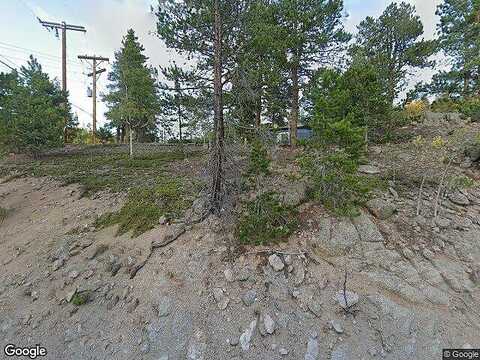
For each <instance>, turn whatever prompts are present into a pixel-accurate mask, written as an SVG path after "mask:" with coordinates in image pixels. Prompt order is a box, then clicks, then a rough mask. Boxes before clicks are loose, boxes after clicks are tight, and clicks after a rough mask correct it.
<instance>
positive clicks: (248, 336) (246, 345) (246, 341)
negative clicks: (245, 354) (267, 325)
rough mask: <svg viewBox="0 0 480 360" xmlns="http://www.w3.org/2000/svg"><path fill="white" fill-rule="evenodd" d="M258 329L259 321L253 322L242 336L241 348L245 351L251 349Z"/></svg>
mask: <svg viewBox="0 0 480 360" xmlns="http://www.w3.org/2000/svg"><path fill="white" fill-rule="evenodd" d="M256 327H257V319H255V320H253V321H252V322H251V323H250V325H249V326H248V328H247V329H246V330H245V331H244V332H243V333H242V335H240V346H241V347H242V350H243V351H248V349H250V341H251V340H252V337H253V334H254V332H255V328H256Z"/></svg>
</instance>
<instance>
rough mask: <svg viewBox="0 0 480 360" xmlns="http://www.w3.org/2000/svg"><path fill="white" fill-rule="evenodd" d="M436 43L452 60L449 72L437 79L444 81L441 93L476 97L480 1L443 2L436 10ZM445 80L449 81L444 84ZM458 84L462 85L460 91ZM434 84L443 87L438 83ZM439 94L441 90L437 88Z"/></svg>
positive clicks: (479, 70) (479, 86)
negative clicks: (453, 92)
mask: <svg viewBox="0 0 480 360" xmlns="http://www.w3.org/2000/svg"><path fill="white" fill-rule="evenodd" d="M437 15H438V16H440V23H439V24H438V31H439V44H440V48H441V49H442V50H443V52H444V54H445V55H446V56H448V57H449V58H450V59H451V62H452V69H451V71H450V72H448V73H443V74H442V75H441V76H439V77H437V80H445V81H444V83H443V84H444V85H445V89H444V91H443V92H444V93H448V92H451V90H452V89H451V85H452V83H455V84H456V85H455V88H456V89H455V93H460V94H461V95H462V96H470V95H472V94H478V92H479V91H480V81H479V77H480V58H479V54H480V2H479V1H478V0H461V1H459V0H445V1H444V2H443V3H442V4H440V5H439V6H438V8H437ZM446 80H448V81H446ZM458 83H462V85H461V90H460V91H459V90H458V88H459V86H458ZM437 85H442V83H441V82H439V81H437ZM436 90H437V91H438V92H440V91H442V90H443V89H442V88H438V87H437V88H436Z"/></svg>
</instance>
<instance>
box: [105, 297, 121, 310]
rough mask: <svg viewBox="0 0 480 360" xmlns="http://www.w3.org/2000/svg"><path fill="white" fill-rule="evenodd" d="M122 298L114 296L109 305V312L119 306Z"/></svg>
mask: <svg viewBox="0 0 480 360" xmlns="http://www.w3.org/2000/svg"><path fill="white" fill-rule="evenodd" d="M119 300H120V297H119V296H118V295H115V296H113V297H112V298H111V299H110V301H109V302H108V303H107V310H112V309H113V308H114V307H115V305H117V304H118V301H119Z"/></svg>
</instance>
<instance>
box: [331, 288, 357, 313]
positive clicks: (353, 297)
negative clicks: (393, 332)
mask: <svg viewBox="0 0 480 360" xmlns="http://www.w3.org/2000/svg"><path fill="white" fill-rule="evenodd" d="M345 298H346V299H347V302H346V303H345ZM335 300H337V302H338V304H339V305H340V306H341V307H342V308H343V309H345V310H347V309H349V308H351V307H352V306H355V305H356V304H357V303H358V300H359V296H358V294H357V293H355V292H353V291H348V290H347V291H345V294H344V293H343V290H342V291H339V292H337V294H336V296H335Z"/></svg>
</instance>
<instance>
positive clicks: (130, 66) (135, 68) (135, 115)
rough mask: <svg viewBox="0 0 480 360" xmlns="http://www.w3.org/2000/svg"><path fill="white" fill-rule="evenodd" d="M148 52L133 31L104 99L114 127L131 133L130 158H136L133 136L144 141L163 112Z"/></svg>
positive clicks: (118, 57)
mask: <svg viewBox="0 0 480 360" xmlns="http://www.w3.org/2000/svg"><path fill="white" fill-rule="evenodd" d="M144 50H145V49H144V47H143V46H142V45H141V44H140V43H139V41H138V37H137V36H136V35H135V32H134V31H133V29H130V30H128V32H127V35H126V36H125V37H124V38H123V40H122V48H121V49H120V50H119V51H117V52H116V53H115V62H114V63H113V66H112V71H111V72H110V73H109V75H108V79H109V81H110V84H109V85H108V86H107V87H108V89H109V93H108V94H107V95H105V97H104V100H105V101H106V103H107V106H108V111H107V113H106V116H107V118H108V119H110V121H111V122H112V125H113V126H115V127H117V128H122V127H124V126H126V127H128V129H129V140H130V156H133V137H134V134H133V133H134V132H135V133H137V136H138V137H139V138H140V139H141V135H142V134H143V135H145V134H147V133H149V132H151V131H152V130H153V129H154V128H155V122H156V115H157V114H158V112H159V100H158V96H157V90H156V85H155V78H154V76H153V74H154V71H153V70H152V68H149V67H148V66H147V64H146V63H147V60H148V58H147V57H146V56H145V55H144V54H143V52H144Z"/></svg>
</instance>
